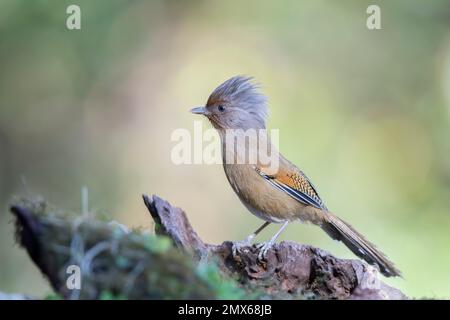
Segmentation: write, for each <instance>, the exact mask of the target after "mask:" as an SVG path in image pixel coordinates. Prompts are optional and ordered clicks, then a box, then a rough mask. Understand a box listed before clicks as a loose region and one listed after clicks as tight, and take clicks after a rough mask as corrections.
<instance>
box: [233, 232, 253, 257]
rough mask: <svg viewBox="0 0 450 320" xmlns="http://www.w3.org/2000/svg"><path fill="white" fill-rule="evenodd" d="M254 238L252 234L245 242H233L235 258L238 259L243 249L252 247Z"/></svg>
mask: <svg viewBox="0 0 450 320" xmlns="http://www.w3.org/2000/svg"><path fill="white" fill-rule="evenodd" d="M254 237H255V236H254V235H253V234H251V235H249V236H248V237H247V238H245V239H244V240H241V241H237V242H233V247H232V252H233V257H236V256H237V254H238V253H239V252H240V251H241V250H242V248H244V247H248V246H250V245H251V243H252V240H253V238H254Z"/></svg>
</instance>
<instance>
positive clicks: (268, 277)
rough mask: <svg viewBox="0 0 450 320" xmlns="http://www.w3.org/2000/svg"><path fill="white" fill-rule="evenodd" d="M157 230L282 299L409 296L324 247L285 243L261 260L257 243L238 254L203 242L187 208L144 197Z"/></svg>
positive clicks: (361, 264) (198, 257) (227, 247)
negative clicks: (190, 219)
mask: <svg viewBox="0 0 450 320" xmlns="http://www.w3.org/2000/svg"><path fill="white" fill-rule="evenodd" d="M144 202H145V204H146V206H147V208H148V210H149V211H150V214H151V215H152V217H153V219H154V221H155V223H156V232H157V233H158V234H163V235H166V236H168V237H170V238H171V239H172V240H173V242H174V243H175V245H176V246H177V247H178V248H179V249H182V250H185V251H187V252H190V253H191V254H192V256H193V258H194V259H196V260H205V259H206V260H214V261H216V262H218V264H219V267H220V269H221V270H222V272H224V273H225V274H226V275H228V276H230V277H233V278H235V279H237V280H238V282H239V283H240V284H241V285H242V286H243V287H246V288H251V287H253V288H255V289H263V290H264V291H266V292H267V293H268V294H270V295H272V296H276V297H278V298H297V297H307V298H308V297H311V298H322V299H407V297H406V296H405V295H404V294H403V293H402V292H401V291H400V290H398V289H395V288H392V287H390V286H388V285H386V284H385V283H383V282H382V281H381V280H380V277H381V275H380V274H379V272H378V270H377V269H375V268H374V267H372V266H369V265H367V264H366V263H365V262H362V261H360V260H347V259H338V258H336V257H334V256H333V255H331V254H329V253H328V252H326V251H323V250H321V249H317V248H314V247H312V246H309V245H302V244H298V243H293V242H284V241H283V242H281V243H278V244H276V245H274V247H273V248H272V249H271V250H270V251H269V252H268V255H267V258H266V260H265V261H262V262H261V261H259V260H258V259H257V256H258V250H257V248H256V246H255V245H253V246H248V247H245V248H243V250H241V252H240V253H239V254H238V255H236V256H233V254H232V246H233V243H232V242H229V241H225V242H224V243H222V244H220V245H212V244H206V243H204V242H203V241H202V240H201V239H200V238H199V236H198V235H197V233H196V232H195V231H194V230H193V228H192V226H191V224H190V223H189V221H188V219H187V216H186V214H185V212H184V211H183V210H181V209H180V208H176V207H173V206H171V205H170V204H169V203H168V202H167V201H165V200H163V199H161V198H159V197H157V196H152V197H148V196H145V195H144Z"/></svg>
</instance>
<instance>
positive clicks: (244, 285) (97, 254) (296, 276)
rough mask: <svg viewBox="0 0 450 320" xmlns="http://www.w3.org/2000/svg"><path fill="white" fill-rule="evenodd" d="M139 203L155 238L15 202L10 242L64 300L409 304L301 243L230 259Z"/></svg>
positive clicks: (160, 204)
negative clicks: (74, 284)
mask: <svg viewBox="0 0 450 320" xmlns="http://www.w3.org/2000/svg"><path fill="white" fill-rule="evenodd" d="M144 203H145V205H146V206H147V208H148V210H149V212H150V214H151V215H152V218H153V220H154V221H155V232H156V234H157V235H156V236H155V235H151V234H143V233H142V232H137V231H129V230H127V228H126V227H124V226H121V225H119V224H117V223H106V222H102V221H99V220H96V219H94V218H92V217H82V216H79V215H69V214H61V212H60V211H58V210H56V209H54V208H52V207H50V206H48V205H47V204H45V202H42V201H30V200H22V201H20V202H17V203H16V204H15V205H13V206H12V207H11V211H12V212H13V214H14V216H15V217H16V234H17V239H18V242H19V243H20V244H21V246H23V247H24V248H25V249H26V250H27V252H28V253H29V255H30V257H31V258H32V260H33V261H34V263H35V264H36V265H37V266H38V268H39V269H40V270H41V271H42V273H43V274H44V276H45V277H46V278H47V279H48V280H49V282H50V284H51V286H52V287H53V289H54V291H55V293H57V294H58V295H59V296H61V297H62V298H65V299H99V298H100V299H101V298H106V299H111V298H124V299H241V298H242V299H243V298H246V299H249V298H250V299H305V298H314V299H406V298H407V297H406V296H405V295H404V294H403V293H401V292H400V291H399V290H397V289H395V288H392V287H390V286H388V285H386V284H384V283H383V282H382V281H381V280H380V278H379V277H380V275H379V273H378V271H377V270H376V269H375V268H373V267H371V266H368V265H367V264H366V263H364V262H362V261H359V260H344V259H337V258H335V257H334V256H332V255H330V254H329V253H327V252H325V251H323V250H320V249H317V248H314V247H311V246H308V245H300V244H297V243H293V242H281V243H279V244H277V245H275V246H274V247H273V248H272V249H271V250H270V251H269V252H268V255H267V259H266V260H265V261H259V260H258V259H257V249H256V246H249V247H245V248H244V249H243V250H241V252H240V253H239V254H238V255H236V256H233V254H232V245H233V244H232V242H229V241H225V242H224V243H222V244H220V245H212V244H206V243H204V242H203V241H202V240H201V239H200V238H199V237H198V235H197V234H196V233H195V231H194V230H193V228H192V226H191V225H190V223H189V221H188V219H187V216H186V214H185V213H184V211H183V210H181V209H179V208H175V207H173V206H171V205H170V204H169V203H168V202H166V201H164V200H162V199H160V198H158V197H157V196H153V197H151V198H150V197H147V196H144ZM172 244H173V245H172ZM71 265H75V266H78V267H79V268H80V272H81V287H80V289H73V288H71V287H70V286H68V285H67V281H68V279H69V276H70V274H69V273H68V272H67V270H68V267H69V266H71Z"/></svg>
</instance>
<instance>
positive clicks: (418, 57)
mask: <svg viewBox="0 0 450 320" xmlns="http://www.w3.org/2000/svg"><path fill="white" fill-rule="evenodd" d="M69 4H78V5H80V7H81V12H82V21H81V27H82V29H81V30H79V31H70V30H67V28H66V18H67V14H66V7H67V6H68V5H69ZM369 4H378V5H379V6H380V7H381V19H382V30H375V31H370V30H368V29H367V28H366V19H367V16H368V15H367V14H366V8H367V6H368V5H369ZM236 74H246V75H252V76H254V77H255V78H256V79H257V80H258V81H259V82H261V83H262V84H263V90H264V92H265V93H266V94H267V95H268V96H269V97H270V105H271V118H270V121H269V126H270V128H279V129H280V149H281V151H282V152H283V153H284V154H285V155H286V156H287V157H288V158H289V159H290V160H292V162H294V163H296V164H297V165H298V166H300V167H301V168H302V169H303V170H304V171H305V172H306V174H307V175H308V176H309V177H310V178H311V179H312V181H313V182H314V184H315V185H316V187H318V189H319V191H320V194H321V196H322V198H323V199H324V201H325V203H326V204H327V206H328V207H329V208H330V209H332V210H333V211H334V212H336V213H337V214H338V215H340V216H341V217H342V218H344V219H345V220H347V221H349V222H350V223H351V224H353V225H354V226H355V227H356V228H357V229H358V230H359V231H360V232H362V233H363V234H365V235H366V236H367V237H368V238H369V239H370V240H372V241H373V242H375V243H376V244H377V245H378V246H379V247H380V248H382V250H383V251H385V252H386V253H387V254H388V255H389V257H390V258H391V259H392V260H393V261H395V262H396V263H397V265H398V267H399V268H400V269H401V270H402V271H403V272H404V279H388V280H387V282H388V283H390V284H392V285H394V286H396V287H398V288H400V289H402V290H403V291H404V292H405V293H407V294H408V295H410V296H412V297H417V298H421V297H428V298H430V297H431V298H433V297H434V298H450V2H449V1H448V0H432V1H426V2H424V1H419V0H417V1H410V0H408V1H406V0H404V1H400V0H396V1H370V2H369V1H356V0H355V1H339V2H336V1H313V0H309V1H297V0H295V1H294V0H291V1H283V2H280V1H262V0H253V1H211V0H208V1H206V0H204V1H175V0H174V1H161V0H160V1H157V0H153V1H138V0H135V1H125V0H96V1H91V0H89V1H88V0H78V1H61V0H53V1H50V0H47V1H44V0H35V1H28V0H0V205H1V209H2V210H1V214H0V290H1V291H6V292H22V293H27V294H32V295H37V296H43V295H45V294H48V293H49V292H50V288H49V287H48V285H47V284H46V282H45V281H44V280H43V279H42V277H41V275H40V274H39V272H38V271H37V269H36V268H35V267H34V266H33V264H32V263H31V261H30V259H29V258H28V257H27V255H26V254H25V253H24V252H23V251H22V250H21V249H19V248H18V245H16V244H15V243H14V237H13V226H12V224H11V216H10V215H9V213H8V203H9V202H10V201H11V199H12V197H13V195H26V194H32V195H35V194H39V195H42V196H43V197H45V198H46V199H48V200H49V201H50V202H52V203H54V204H56V205H58V206H60V207H63V208H67V209H69V210H74V211H79V210H80V207H81V200H80V188H81V187H82V186H87V188H88V190H89V205H90V207H91V209H92V210H94V211H104V212H107V213H108V215H109V216H110V217H111V218H113V219H116V220H118V221H119V222H121V223H124V224H127V225H129V226H133V227H141V228H144V229H151V228H152V223H151V221H150V220H151V219H150V217H149V215H148V213H147V211H146V210H145V208H144V206H143V204H142V201H141V198H140V195H141V194H142V193H149V194H153V193H155V194H158V195H159V196H161V197H163V198H165V199H167V200H169V201H170V202H171V203H172V204H174V205H177V206H180V207H182V208H184V209H185V210H186V211H187V213H188V216H189V218H190V220H191V222H192V224H193V226H194V227H195V229H196V230H197V231H198V233H199V234H200V236H201V237H202V238H203V239H205V240H207V241H209V242H216V243H217V242H221V241H224V240H227V239H235V240H238V239H242V238H244V237H245V236H246V235H247V234H249V233H250V232H251V231H253V230H254V229H255V228H256V227H257V226H259V224H260V221H259V220H258V219H257V218H255V217H253V216H252V215H250V214H249V213H248V212H247V211H246V209H245V208H244V207H243V206H242V205H241V204H240V202H239V201H238V199H237V197H236V196H235V195H234V193H233V191H232V190H231V188H230V187H229V185H228V182H227V181H226V179H225V177H224V174H223V169H222V167H221V166H220V165H210V166H207V165H180V166H176V165H174V164H173V163H172V162H171V158H170V153H171V148H172V147H173V146H174V144H175V143H174V142H172V141H171V139H170V138H171V133H172V132H173V130H175V129H177V128H187V129H189V130H190V131H192V129H193V121H194V120H199V118H196V117H195V116H193V115H191V114H189V113H188V110H189V108H190V107H192V106H196V105H200V104H202V103H204V102H205V101H206V99H207V96H208V95H209V93H210V91H211V90H213V89H214V88H215V87H216V86H217V85H218V84H220V83H221V82H222V81H224V80H225V79H227V78H229V77H231V76H233V75H236ZM203 121H204V123H203V125H204V128H208V127H209V124H208V123H207V121H206V120H203ZM275 229H276V226H273V227H271V228H269V230H268V231H264V232H263V233H262V235H261V237H260V238H259V240H260V241H261V240H265V239H267V238H269V237H270V236H271V234H272V232H274V231H275ZM281 239H283V240H293V241H298V242H303V243H309V244H313V245H315V246H319V247H321V248H323V249H326V250H328V251H331V252H332V253H334V254H335V255H337V256H340V257H348V258H353V257H354V256H353V255H352V254H351V253H350V252H349V251H348V250H347V249H346V248H345V247H344V246H343V245H342V244H339V243H337V242H333V241H332V240H330V239H329V238H328V237H327V236H326V235H325V234H324V233H323V232H322V231H321V230H320V229H319V228H316V227H312V226H308V225H301V224H297V225H291V226H290V227H289V228H288V230H287V231H286V232H285V233H284V234H283V236H282V237H281Z"/></svg>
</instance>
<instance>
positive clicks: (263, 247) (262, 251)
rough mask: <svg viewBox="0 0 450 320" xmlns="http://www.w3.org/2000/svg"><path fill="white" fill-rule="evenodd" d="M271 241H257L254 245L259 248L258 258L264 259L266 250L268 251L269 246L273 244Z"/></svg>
mask: <svg viewBox="0 0 450 320" xmlns="http://www.w3.org/2000/svg"><path fill="white" fill-rule="evenodd" d="M273 243H274V242H273V241H272V240H270V241H267V242H263V243H259V244H257V245H256V247H257V248H258V249H259V253H258V260H259V261H262V260H265V259H266V257H267V252H268V251H269V249H270V248H272V246H273Z"/></svg>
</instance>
